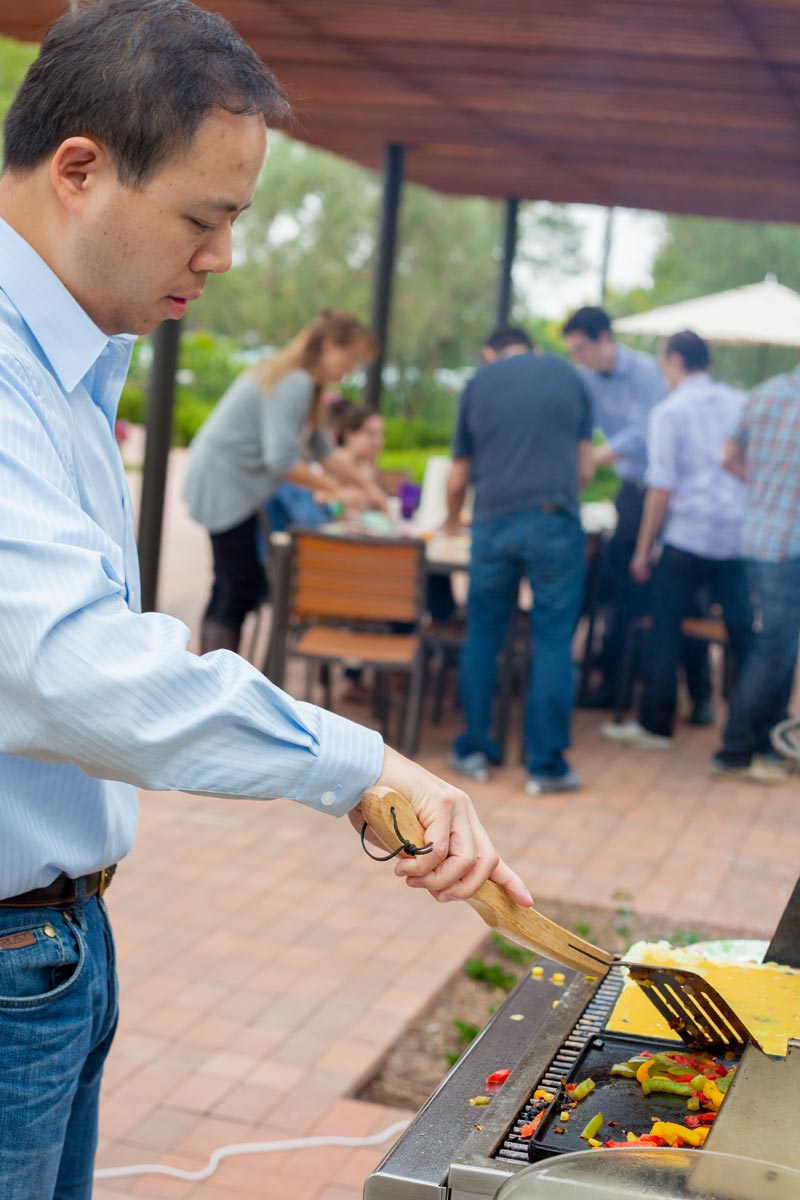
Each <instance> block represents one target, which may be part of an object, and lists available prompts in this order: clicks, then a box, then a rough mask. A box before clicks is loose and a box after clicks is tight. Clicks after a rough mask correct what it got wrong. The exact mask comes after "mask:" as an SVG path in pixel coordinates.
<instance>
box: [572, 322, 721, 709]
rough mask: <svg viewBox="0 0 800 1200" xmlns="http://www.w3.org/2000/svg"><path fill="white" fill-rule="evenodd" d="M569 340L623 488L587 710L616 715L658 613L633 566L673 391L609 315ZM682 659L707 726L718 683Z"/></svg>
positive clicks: (693, 655) (601, 457) (689, 657)
mask: <svg viewBox="0 0 800 1200" xmlns="http://www.w3.org/2000/svg"><path fill="white" fill-rule="evenodd" d="M562 332H563V335H564V341H565V342H566V345H567V349H568V350H569V353H570V355H571V357H572V358H573V359H574V361H575V363H576V364H577V366H578V370H579V372H580V374H581V377H582V378H583V381H584V383H585V385H586V389H587V391H588V392H589V395H590V397H591V400H592V406H593V409H594V422H595V425H596V426H597V428H598V429H599V430H600V431H601V433H602V434H603V437H604V438H605V441H604V442H603V443H602V444H601V445H599V446H596V447H595V450H594V465H595V469H597V468H600V467H605V466H612V465H613V467H614V470H615V471H616V473H617V475H619V477H620V479H621V480H622V484H621V487H620V489H619V492H618V493H617V497H616V508H617V527H616V529H615V531H614V534H613V536H612V538H611V540H610V542H609V544H608V546H607V547H606V548H605V555H604V562H603V587H602V592H603V593H604V599H605V600H606V601H607V606H608V607H607V622H606V630H605V636H604V640H603V648H602V651H601V654H600V663H599V665H600V668H601V670H602V674H603V681H602V683H601V685H600V687H599V689H598V690H597V691H596V692H595V693H590V695H589V696H587V697H582V699H581V703H584V704H585V705H586V706H587V707H596V708H613V707H616V706H617V704H618V703H620V702H622V703H624V704H628V703H629V702H630V697H629V696H620V694H619V687H620V676H621V673H622V661H623V657H624V654H625V644H626V639H627V634H628V630H629V629H630V626H631V623H632V622H633V621H635V620H637V619H638V618H640V617H643V616H645V615H646V614H647V613H648V612H649V610H650V606H651V596H650V589H649V588H647V587H644V586H643V585H642V584H640V583H637V582H636V580H634V579H633V578H632V577H631V574H630V571H629V566H630V561H631V558H632V557H633V553H634V549H635V546H636V538H637V536H638V533H639V526H640V524H641V520H642V508H643V504H644V493H645V472H646V471H647V428H648V421H649V419H650V414H651V412H652V411H653V409H654V407H655V406H656V405H657V404H658V403H659V402H660V401H661V400H663V398H664V396H665V395H666V391H667V388H666V384H665V383H664V377H663V375H662V373H661V368H660V367H659V365H658V362H657V361H656V359H655V358H654V357H653V356H652V355H651V354H643V353H642V352H641V351H639V350H631V349H630V348H629V347H628V346H622V345H620V343H619V342H617V340H616V339H615V337H614V334H613V332H612V329H611V320H610V318H609V316H608V313H606V312H605V311H604V309H602V308H596V307H594V306H587V307H585V308H579V309H578V311H577V312H576V313H573V315H572V316H571V317H570V318H569V320H568V321H567V322H566V323H565V325H564V327H563V330H562ZM696 611H699V610H696ZM683 657H684V664H685V668H686V682H687V684H688V687H689V692H690V694H691V696H692V700H693V702H694V712H693V714H692V721H693V723H695V724H708V723H709V721H710V720H711V713H710V698H711V678H710V674H709V668H708V654H707V651H706V648H705V646H704V645H703V644H702V643H698V642H692V641H691V640H689V639H687V640H686V641H685V642H684V652H683Z"/></svg>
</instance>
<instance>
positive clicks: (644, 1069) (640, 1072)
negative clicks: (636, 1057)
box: [636, 1058, 655, 1083]
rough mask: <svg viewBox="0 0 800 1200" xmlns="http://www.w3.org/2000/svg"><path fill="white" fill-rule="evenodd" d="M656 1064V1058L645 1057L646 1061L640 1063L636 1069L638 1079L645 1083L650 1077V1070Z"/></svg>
mask: <svg viewBox="0 0 800 1200" xmlns="http://www.w3.org/2000/svg"><path fill="white" fill-rule="evenodd" d="M654 1064H655V1059H652V1058H647V1059H645V1061H644V1062H643V1063H641V1064H640V1065H639V1067H638V1069H637V1071H636V1078H637V1079H638V1081H639V1083H644V1082H645V1081H646V1080H647V1079H649V1078H650V1070H651V1068H652V1067H653V1066H654Z"/></svg>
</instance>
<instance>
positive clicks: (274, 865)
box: [95, 452, 800, 1200]
mask: <svg viewBox="0 0 800 1200" xmlns="http://www.w3.org/2000/svg"><path fill="white" fill-rule="evenodd" d="M184 457H185V456H184V455H183V453H182V452H175V453H174V454H173V460H172V466H171V473H170V503H169V509H168V517H167V523H166V529H165V545H164V570H163V574H162V586H161V592H160V606H161V607H162V608H163V609H164V610H165V611H167V612H170V613H173V614H175V615H176V616H180V617H181V618H182V619H184V620H185V621H186V622H187V624H189V625H190V626H191V627H192V628H193V629H196V628H197V624H198V616H199V613H200V610H201V608H202V605H203V602H204V598H205V595H206V590H207V586H208V578H209V554H208V550H207V547H206V539H205V535H204V534H203V532H202V531H201V530H199V529H197V528H195V527H194V526H192V525H191V523H190V522H189V521H188V519H187V518H186V516H185V514H184V513H183V510H182V507H181V506H180V504H179V503H178V502H177V496H178V495H179V489H180V480H181V476H182V467H183V463H184ZM137 483H138V478H137V477H136V476H134V477H133V478H132V487H133V490H134V492H135V491H136V490H137ZM353 715H360V714H353ZM598 724H599V718H597V717H595V716H594V715H590V714H585V713H580V714H578V718H577V721H576V729H575V743H576V749H575V753H574V760H575V765H576V766H577V768H578V769H579V771H580V772H581V773H582V775H583V776H584V779H585V781H586V784H587V786H586V788H585V790H584V791H583V792H581V793H579V794H576V795H575V796H574V797H572V798H569V799H546V798H542V799H537V800H533V799H531V798H529V797H526V796H525V794H524V792H523V790H522V786H521V785H522V783H523V778H524V777H523V773H522V771H521V769H515V768H504V769H503V770H501V771H498V772H497V775H496V778H495V779H494V780H493V781H492V782H491V783H488V784H483V785H476V786H475V787H474V788H473V795H474V799H475V802H476V804H477V807H478V809H479V811H480V814H481V816H482V818H483V820H484V821H485V822H486V824H487V825H488V827H489V829H490V830H491V832H492V834H493V836H494V837H495V839H496V841H497V843H498V845H499V847H500V849H501V852H502V853H504V854H505V855H506V857H508V858H509V859H510V860H511V861H513V863H514V864H515V866H516V867H517V868H518V869H519V870H520V871H521V873H522V874H523V875H524V876H525V878H526V880H527V882H528V883H529V884H530V886H531V888H532V891H533V893H534V896H535V897H536V899H537V901H538V902H539V903H540V904H541V906H542V907H543V908H545V909H546V907H547V901H548V900H553V899H555V898H558V897H569V898H570V899H572V900H574V901H575V902H579V903H587V904H599V905H608V904H612V903H613V896H614V893H615V892H618V891H619V890H621V889H622V890H625V891H627V892H629V893H631V895H632V896H633V897H634V900H633V903H634V905H635V907H636V909H637V910H638V911H641V912H647V913H657V914H658V913H667V912H668V913H670V914H671V916H672V917H673V918H675V919H676V920H678V921H679V922H680V921H685V922H686V923H687V924H689V925H690V924H691V922H692V920H693V919H697V917H698V915H702V916H703V917H705V918H706V919H708V920H713V921H714V923H716V924H719V925H722V926H726V927H729V928H731V929H746V930H748V931H750V932H751V933H752V934H753V935H756V936H768V935H769V934H770V933H771V931H772V929H773V927H774V925H775V922H776V920H777V918H778V916H779V914H780V912H781V909H782V907H783V904H784V902H785V900H786V898H787V896H788V894H789V892H790V890H791V887H792V885H793V883H794V880H795V878H796V876H797V873H798V864H800V822H798V816H797V810H798V800H799V799H800V788H798V786H797V784H796V783H792V784H790V785H789V786H787V787H785V788H780V789H775V790H771V791H770V790H767V789H761V788H755V787H752V786H750V785H747V784H733V783H730V782H728V781H715V782H711V781H710V779H709V776H708V773H707V764H708V758H709V755H710V752H711V749H712V747H713V744H714V736H713V734H711V733H709V732H708V731H704V730H696V729H689V728H688V727H687V728H682V729H681V730H680V750H679V751H678V752H675V753H673V754H671V755H656V754H645V753H634V752H628V753H623V752H620V751H619V750H617V749H615V748H614V747H611V746H609V745H607V744H604V743H603V742H602V741H601V740H600V738H599V736H598V731H597V727H598ZM451 732H452V730H451V729H445V730H444V731H431V730H430V729H427V730H424V732H423V741H422V753H421V755H420V759H421V761H422V762H424V763H425V765H427V766H430V767H431V768H432V769H433V770H435V771H437V772H439V773H446V766H445V755H446V749H447V741H448V738H449V736H450V733H451ZM109 901H110V907H111V910H112V914H113V917H114V922H115V928H116V933H117V942H118V951H119V958H120V973H121V980H122V1019H121V1027H120V1033H119V1035H118V1038H117V1041H116V1044H115V1047H114V1049H113V1051H112V1055H111V1058H110V1061H109V1064H108V1069H107V1074H106V1080H105V1094H104V1099H103V1108H102V1120H101V1146H100V1153H99V1158H98V1165H99V1166H101V1167H106V1166H114V1165H119V1164H128V1163H141V1162H160V1163H169V1164H173V1165H178V1166H181V1167H185V1168H188V1169H193V1170H196V1169H199V1168H201V1167H202V1166H204V1165H205V1163H206V1161H207V1159H208V1157H209V1155H210V1153H211V1152H212V1150H214V1149H215V1148H216V1147H218V1146H220V1145H222V1144H227V1143H232V1142H246V1141H265V1140H271V1139H285V1138H287V1137H297V1136H305V1135H316V1134H320V1133H333V1134H341V1135H345V1136H359V1135H362V1134H372V1133H375V1132H377V1131H378V1130H381V1129H383V1128H384V1127H386V1126H387V1125H389V1124H391V1123H392V1122H393V1121H395V1120H397V1119H398V1117H400V1116H403V1115H404V1114H402V1113H398V1112H396V1111H391V1110H388V1109H384V1108H380V1107H375V1106H371V1105H366V1104H364V1103H361V1102H359V1101H356V1100H353V1099H351V1098H350V1096H351V1095H352V1093H353V1092H354V1090H355V1089H356V1088H357V1086H358V1084H359V1082H360V1081H361V1080H363V1079H364V1078H365V1077H366V1076H368V1075H369V1074H370V1073H371V1071H372V1069H373V1068H374V1067H375V1065H376V1064H377V1063H378V1062H379V1060H380V1058H381V1056H382V1055H383V1053H384V1051H385V1050H386V1048H387V1047H388V1046H389V1044H390V1043H391V1042H392V1041H393V1040H394V1038H395V1037H396V1036H397V1035H398V1034H399V1032H400V1031H401V1030H402V1028H403V1027H404V1025H405V1024H406V1023H407V1022H408V1021H410V1020H411V1019H412V1018H413V1017H414V1016H415V1015H416V1014H417V1013H418V1012H419V1011H420V1010H422V1009H423V1008H424V1007H425V1006H426V1005H427V1004H428V1002H429V1001H430V999H431V997H432V996H433V995H434V994H435V993H436V992H437V991H438V990H439V988H440V987H441V986H442V985H443V984H444V983H445V982H446V980H447V979H448V978H449V976H450V975H451V974H452V973H453V972H454V971H455V970H456V969H457V968H458V966H459V964H460V963H461V962H462V961H463V959H464V958H465V957H467V955H468V954H469V953H470V952H471V951H472V950H473V949H474V947H475V946H476V945H477V943H478V942H479V941H480V940H481V938H482V937H483V926H482V925H481V923H480V922H479V921H478V919H477V918H476V917H475V915H474V914H473V913H472V912H471V910H470V909H469V908H467V907H466V906H461V905H443V906H438V905H436V904H434V903H433V902H432V901H431V900H430V899H429V898H428V897H427V896H425V895H421V894H420V893H418V892H412V891H410V890H409V889H406V888H404V887H403V886H402V885H401V884H399V883H398V881H397V880H396V879H395V878H394V876H393V874H392V871H391V869H390V868H389V867H388V866H386V865H383V866H381V865H379V864H377V863H372V862H369V861H368V860H367V859H366V858H365V857H364V856H363V855H362V853H361V850H360V849H359V847H358V844H357V841H356V838H355V836H354V834H353V832H352V830H351V828H350V826H349V824H348V823H346V822H343V821H342V822H336V821H332V820H326V819H323V818H320V817H319V816H317V815H316V814H314V813H311V812H309V811H308V810H306V809H304V808H302V807H301V806H299V805H292V804H290V803H288V802H283V801H278V802H274V803H271V804H258V803H253V802H245V801H230V800H209V799H205V798H199V797H195V796H186V795H176V794H166V793H165V794H146V795H143V797H142V818H141V830H140V835H139V839H138V842H137V846H136V849H135V852H134V853H133V855H132V856H131V857H130V859H128V860H127V861H126V862H125V864H124V867H123V869H121V870H120V872H119V873H118V875H117V878H116V879H115V881H114V885H113V889H112V890H111V892H110V894H109ZM405 1115H409V1114H405ZM386 1149H388V1144H387V1146H385V1147H383V1148H377V1149H376V1148H373V1149H369V1150H353V1149H346V1148H335V1149H333V1148H327V1149H319V1150H311V1151H307V1152H304V1153H302V1154H297V1153H294V1152H281V1153H278V1154H274V1155H270V1156H257V1157H251V1158H239V1159H233V1160H227V1161H225V1162H223V1163H222V1164H221V1166H220V1167H219V1169H218V1171H217V1172H216V1174H215V1175H214V1176H213V1178H212V1179H210V1180H208V1181H207V1182H204V1183H184V1182H179V1181H176V1180H170V1179H167V1178H163V1177H159V1176H154V1175H149V1176H142V1177H140V1178H139V1179H138V1180H124V1181H115V1182H103V1183H102V1184H100V1183H99V1184H98V1185H97V1187H96V1189H95V1197H96V1200H110V1198H112V1197H113V1198H114V1200H118V1198H119V1196H120V1195H122V1196H129V1197H133V1196H151V1197H160V1198H162V1200H169V1198H171V1197H175V1198H178V1197H191V1198H194V1197H197V1198H199V1200H233V1198H234V1197H241V1198H243V1200H247V1198H248V1197H261V1198H264V1200H266V1198H270V1197H292V1198H294V1200H358V1198H360V1196H361V1188H362V1184H363V1180H364V1178H365V1176H366V1175H367V1174H368V1173H369V1171H370V1169H371V1168H372V1166H374V1164H375V1163H377V1162H378V1161H379V1159H380V1158H381V1157H382V1156H383V1154H384V1153H385V1150H386Z"/></svg>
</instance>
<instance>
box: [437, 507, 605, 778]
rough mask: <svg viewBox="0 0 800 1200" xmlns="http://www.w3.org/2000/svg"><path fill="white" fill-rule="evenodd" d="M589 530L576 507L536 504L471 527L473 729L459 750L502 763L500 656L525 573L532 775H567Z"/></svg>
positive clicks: (464, 668)
mask: <svg viewBox="0 0 800 1200" xmlns="http://www.w3.org/2000/svg"><path fill="white" fill-rule="evenodd" d="M585 571H586V555H585V549H584V536H583V531H582V530H581V527H580V525H579V523H578V520H577V518H575V517H573V516H570V514H569V513H566V512H562V511H557V512H545V511H543V510H542V509H538V508H534V509H530V510H528V511H527V512H521V513H512V514H511V515H509V516H505V517H495V518H493V519H491V520H488V521H480V522H478V523H476V524H475V525H473V528H472V559H471V562H470V571H469V598H468V601H467V634H466V641H465V643H464V649H463V654H462V662H461V690H462V699H463V704H464V716H465V718H466V724H467V728H466V731H465V732H464V733H463V734H462V735H461V736H460V737H459V738H457V739H456V743H455V750H456V753H457V754H459V755H465V754H472V753H474V752H475V751H483V753H484V754H487V755H488V757H489V760H490V761H492V762H497V761H498V758H499V751H498V747H497V744H496V742H493V741H492V740H491V735H490V725H491V717H492V701H493V698H494V692H495V683H496V679H497V656H498V654H499V653H500V650H501V649H502V647H503V643H504V641H505V637H506V633H507V631H508V625H509V621H510V619H511V614H512V613H513V612H514V611H515V609H516V604H517V594H518V591H519V584H520V580H521V579H523V578H524V579H527V580H528V582H529V583H530V585H531V587H532V589H533V594H534V610H533V642H534V655H533V662H532V665H531V672H530V679H529V683H528V696H527V700H526V704H525V752H526V756H527V760H528V766H529V770H530V772H531V774H532V775H546V776H551V777H557V776H560V775H564V774H566V772H567V771H568V769H569V768H568V765H567V763H566V760H565V759H564V751H565V750H566V749H567V747H568V746H569V730H570V719H571V716H572V705H573V695H574V683H573V670H572V653H571V647H572V635H573V633H574V632H575V626H576V625H577V623H578V617H579V616H580V611H581V601H582V598H583V583H584V575H585Z"/></svg>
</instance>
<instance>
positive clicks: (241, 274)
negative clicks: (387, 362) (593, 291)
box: [191, 135, 580, 386]
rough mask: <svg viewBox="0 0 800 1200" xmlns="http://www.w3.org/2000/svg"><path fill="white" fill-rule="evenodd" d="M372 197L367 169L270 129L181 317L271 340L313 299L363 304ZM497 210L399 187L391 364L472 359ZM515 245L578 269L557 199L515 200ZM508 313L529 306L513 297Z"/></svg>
mask: <svg viewBox="0 0 800 1200" xmlns="http://www.w3.org/2000/svg"><path fill="white" fill-rule="evenodd" d="M380 200H381V182H380V179H379V177H378V176H377V175H376V174H375V173H374V172H371V171H368V170H366V169H365V168H363V167H359V166H356V165H354V164H352V163H349V162H347V161H345V160H343V159H340V158H336V157H335V156H333V155H331V154H327V153H325V152H323V151H320V150H316V149H313V148H311V147H308V146H305V145H302V144H301V143H298V142H294V141H291V140H290V139H288V138H286V137H282V136H280V135H272V136H271V150H270V155H269V158H268V161H267V166H266V169H265V172H264V175H263V177H262V180H261V183H260V184H259V187H258V190H257V192H256V196H255V201H254V204H253V208H252V209H251V210H250V211H248V212H247V213H245V214H244V215H243V216H242V218H241V219H240V221H239V222H238V224H237V226H236V236H235V264H236V265H235V266H234V269H233V270H232V271H231V272H230V274H229V275H227V276H221V277H219V278H215V279H210V280H209V282H208V285H207V289H206V294H205V296H204V297H203V299H202V300H201V301H199V302H198V304H196V305H195V306H193V309H192V317H191V320H192V322H193V324H194V325H195V326H200V325H205V326H207V327H209V328H212V329H214V330H215V331H219V332H224V333H229V334H232V335H234V336H237V337H238V338H240V340H242V341H243V342H245V343H249V344H280V343H282V342H284V341H286V340H287V339H288V338H289V337H291V336H292V334H293V333H294V332H295V331H296V330H297V329H298V327H299V326H300V325H302V324H303V323H304V322H305V321H306V320H308V318H309V317H310V315H311V314H312V313H313V312H314V311H315V310H316V309H317V308H320V307H323V306H328V307H339V308H350V309H353V310H354V311H356V312H358V313H359V314H361V315H364V316H366V315H367V314H368V312H369V305H370V295H371V287H372V273H373V264H374V253H375V237H376V229H377V224H378V216H379V208H380ZM500 218H501V206H500V205H499V204H498V203H496V202H491V201H488V200H483V199H457V198H452V197H444V196H440V195H437V194H435V193H433V192H430V191H428V190H427V189H425V188H420V187H414V186H409V187H407V188H406V189H405V192H404V197H403V206H402V209H401V219H400V231H399V245H398V257H397V274H396V280H395V294H394V311H393V323H392V343H391V355H390V357H391V362H392V365H393V366H394V367H395V368H396V369H397V370H398V371H399V372H400V373H401V375H402V376H406V375H408V376H409V377H410V379H411V380H412V381H413V380H414V379H415V378H416V377H417V376H418V375H419V374H420V373H426V372H430V371H432V370H434V369H437V368H439V367H463V366H464V365H465V364H468V363H469V362H471V361H472V359H473V357H474V353H475V349H476V347H477V346H478V345H479V344H480V341H481V338H482V337H483V336H484V335H485V333H486V330H487V328H488V327H489V326H490V325H491V322H492V319H493V316H494V306H495V299H496V293H497V282H498V271H499V262H498V257H499V241H500ZM519 256H520V260H521V261H522V262H528V263H530V264H531V265H532V266H533V267H534V268H536V269H540V268H542V267H543V266H546V267H549V268H552V267H553V266H554V264H558V267H559V269H560V270H562V271H571V270H573V271H574V270H578V269H579V267H580V237H579V232H578V230H577V228H576V226H575V224H574V222H573V220H572V218H571V217H570V215H569V213H568V210H566V209H564V208H561V207H558V206H553V205H526V206H525V207H524V208H523V216H522V221H521V236H520V250H519ZM514 315H515V317H516V318H518V319H525V318H526V317H528V316H529V314H528V313H527V311H526V308H525V304H524V301H523V300H522V299H521V298H519V297H518V299H517V304H516V307H515V313H514ZM408 386H411V384H408Z"/></svg>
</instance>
